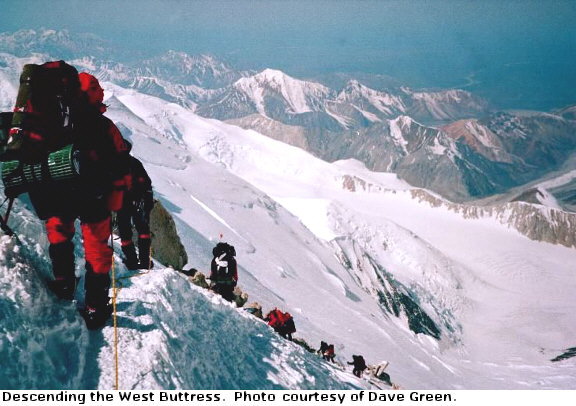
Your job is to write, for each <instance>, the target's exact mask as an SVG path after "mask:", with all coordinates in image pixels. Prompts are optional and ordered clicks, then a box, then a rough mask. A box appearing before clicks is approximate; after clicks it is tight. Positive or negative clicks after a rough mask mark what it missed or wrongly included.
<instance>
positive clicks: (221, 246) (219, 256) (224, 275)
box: [212, 242, 236, 280]
mask: <svg viewBox="0 0 576 406" xmlns="http://www.w3.org/2000/svg"><path fill="white" fill-rule="evenodd" d="M212 254H213V255H214V261H215V262H216V272H217V275H218V278H219V279H225V280H226V279H230V278H232V277H233V276H234V269H233V267H231V266H230V261H235V259H234V256H236V250H235V249H234V247H233V246H232V245H230V244H228V243H225V242H219V243H218V244H216V246H215V247H214V248H213V249H212ZM220 260H222V261H226V265H222V264H220Z"/></svg>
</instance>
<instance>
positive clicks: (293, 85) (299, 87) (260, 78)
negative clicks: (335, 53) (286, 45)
mask: <svg viewBox="0 0 576 406" xmlns="http://www.w3.org/2000/svg"><path fill="white" fill-rule="evenodd" d="M234 87H235V88H236V89H237V90H239V91H241V92H243V93H245V94H246V95H248V96H249V97H250V99H251V100H253V101H254V103H255V104H256V106H258V110H259V111H261V112H263V111H264V110H265V100H264V98H265V97H281V100H282V102H284V103H286V104H287V105H288V108H289V110H290V112H291V113H293V114H300V113H305V112H309V111H316V110H318V109H320V108H321V107H322V104H323V102H324V99H326V98H327V97H328V96H329V95H330V94H332V90H330V89H329V88H327V87H326V86H324V85H321V84H320V83H314V82H307V81H303V80H299V79H295V78H293V77H291V76H288V75H287V74H285V73H284V72H282V71H279V70H276V69H265V70H263V71H262V72H259V73H257V74H255V75H253V76H250V77H244V78H241V79H239V80H238V81H237V82H236V83H235V84H234Z"/></svg>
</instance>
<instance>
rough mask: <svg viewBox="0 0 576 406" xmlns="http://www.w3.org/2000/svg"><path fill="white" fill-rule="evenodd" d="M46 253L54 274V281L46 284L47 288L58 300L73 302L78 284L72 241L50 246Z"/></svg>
mask: <svg viewBox="0 0 576 406" xmlns="http://www.w3.org/2000/svg"><path fill="white" fill-rule="evenodd" d="M48 253H49V255H50V259H51V261H52V272H53V274H54V280H52V281H49V282H48V287H49V288H50V290H51V291H52V292H54V294H55V295H56V296H57V297H58V298H59V299H63V300H73V299H74V294H75V292H76V285H77V283H78V279H77V278H76V275H75V263H74V244H73V243H72V241H65V242H62V243H58V244H51V245H50V247H49V248H48Z"/></svg>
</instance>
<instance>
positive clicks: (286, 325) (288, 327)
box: [278, 312, 296, 341]
mask: <svg viewBox="0 0 576 406" xmlns="http://www.w3.org/2000/svg"><path fill="white" fill-rule="evenodd" d="M295 332H296V325H295V324H294V318H293V317H292V315H291V314H290V313H288V312H286V313H284V317H283V323H282V326H281V327H280V331H279V332H278V333H279V334H280V335H281V336H282V337H284V338H286V339H288V340H290V341H292V334H294V333H295Z"/></svg>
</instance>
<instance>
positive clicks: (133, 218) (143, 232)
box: [117, 156, 154, 270]
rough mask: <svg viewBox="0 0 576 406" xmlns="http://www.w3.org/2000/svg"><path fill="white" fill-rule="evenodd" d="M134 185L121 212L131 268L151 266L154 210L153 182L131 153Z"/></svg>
mask: <svg viewBox="0 0 576 406" xmlns="http://www.w3.org/2000/svg"><path fill="white" fill-rule="evenodd" d="M130 174H131V179H132V185H131V186H132V187H131V188H130V189H129V190H128V191H127V192H126V193H124V200H123V203H122V209H120V211H118V215H117V219H118V232H119V234H120V241H121V245H122V252H123V253H124V264H125V265H126V268H128V269H130V270H136V269H151V268H152V259H151V255H150V247H151V244H152V240H151V236H150V212H151V211H152V208H153V207H154V194H153V192H152V181H151V180H150V177H149V176H148V173H147V172H146V169H144V166H143V165H142V162H140V161H139V160H138V159H136V158H134V157H133V156H130ZM132 224H134V227H135V228H136V232H137V233H138V254H136V249H135V247H134V242H133V241H132Z"/></svg>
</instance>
